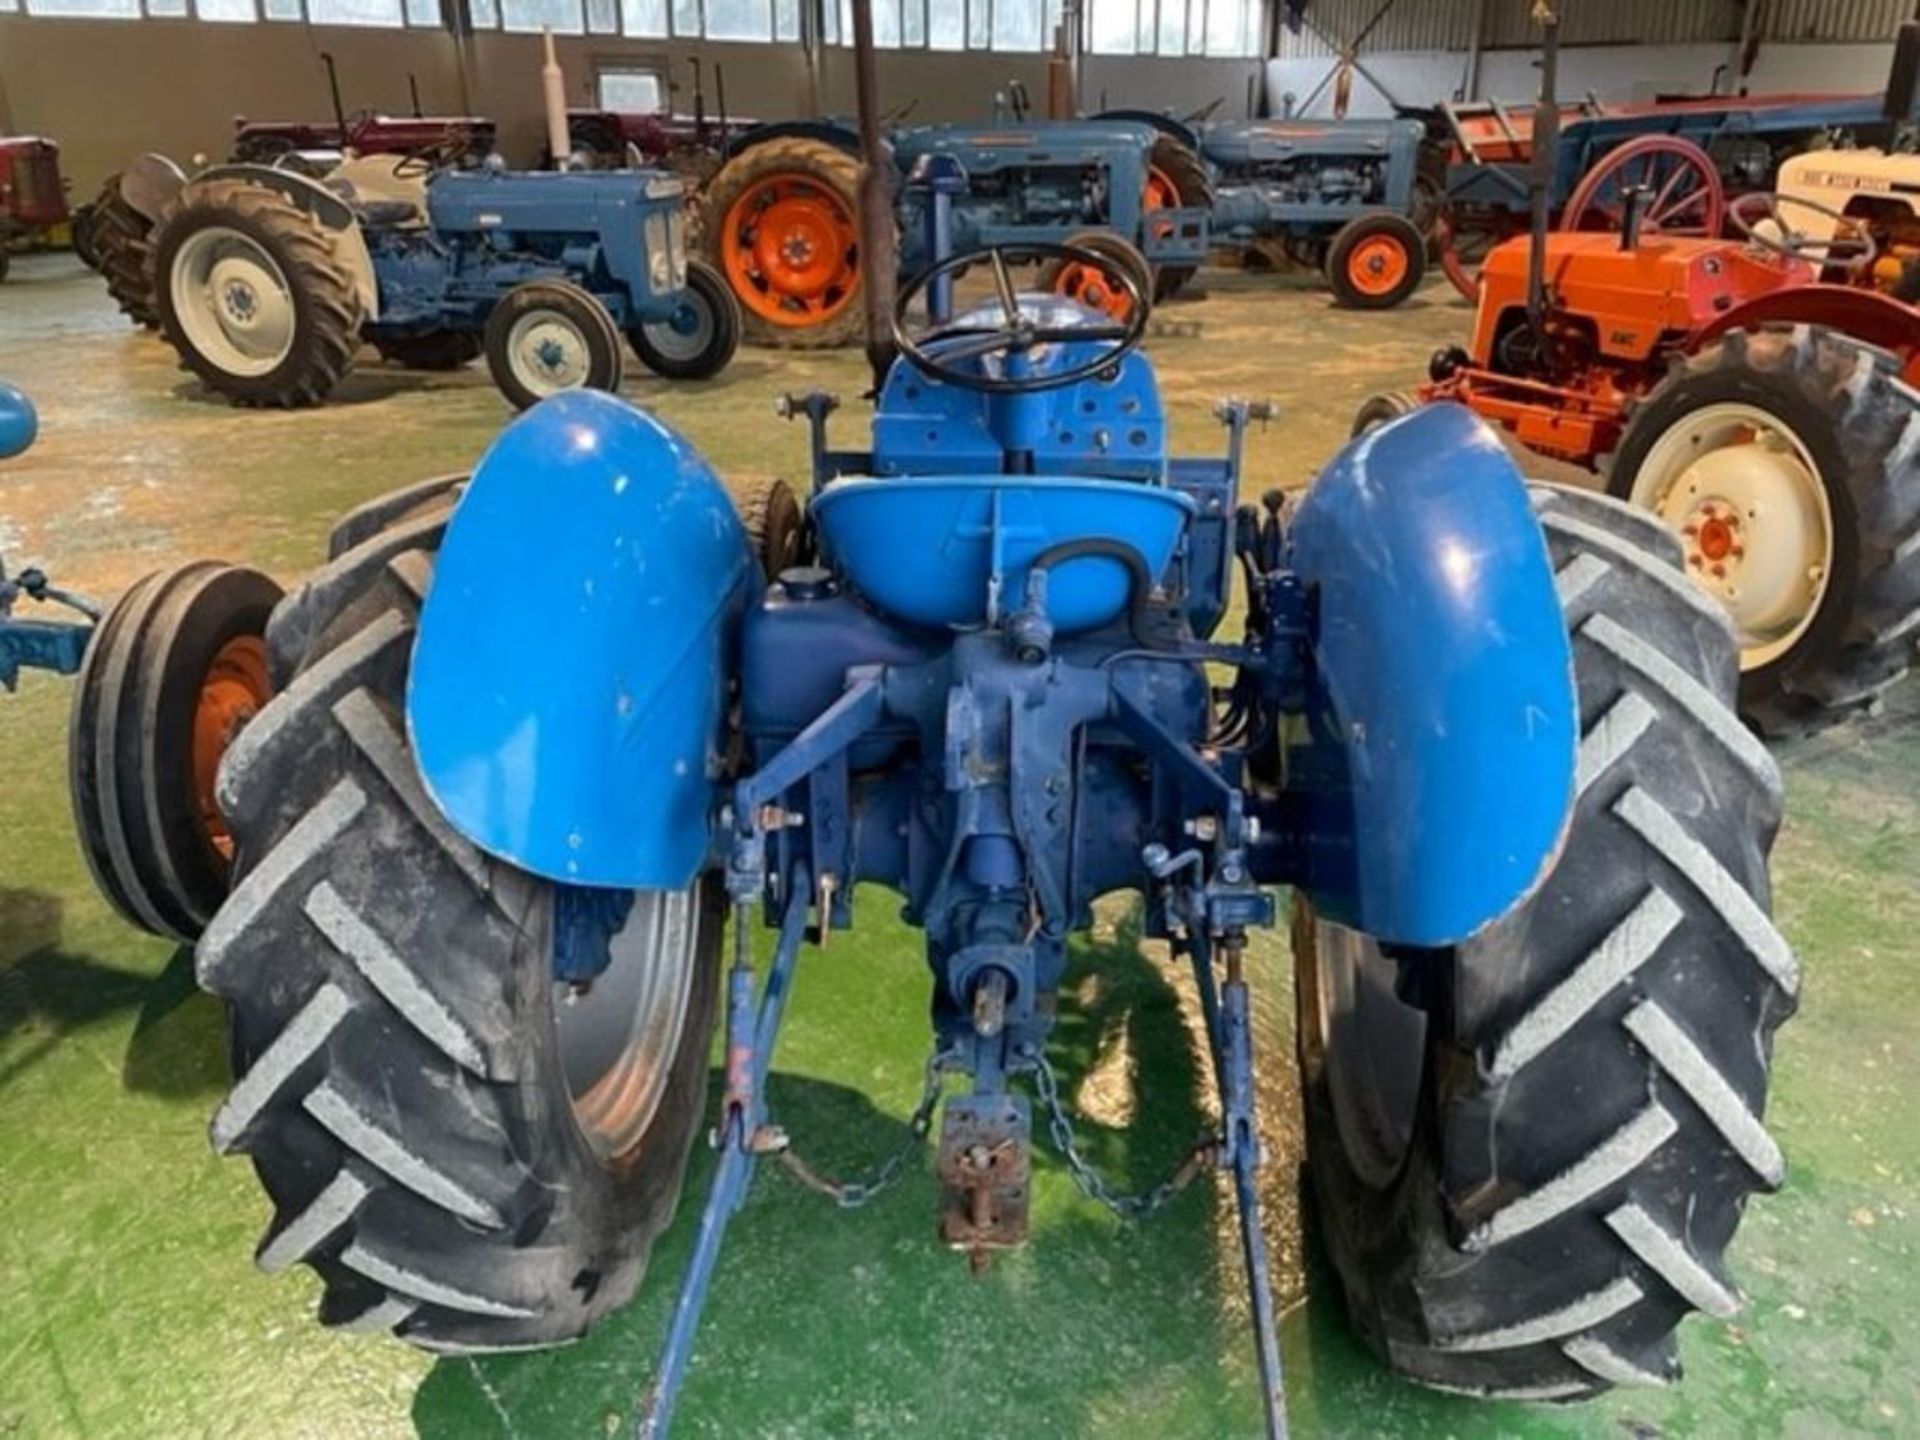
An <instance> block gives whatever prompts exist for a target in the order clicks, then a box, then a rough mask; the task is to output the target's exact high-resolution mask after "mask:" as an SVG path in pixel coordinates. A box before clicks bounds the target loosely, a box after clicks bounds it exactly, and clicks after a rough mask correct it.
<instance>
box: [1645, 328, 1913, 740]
mask: <svg viewBox="0 0 1920 1440" xmlns="http://www.w3.org/2000/svg"><path fill="white" fill-rule="evenodd" d="M1916 421H1920V397H1917V396H1916V395H1915V394H1914V392H1913V391H1912V390H1911V389H1909V388H1907V387H1906V386H1904V385H1902V384H1901V383H1900V377H1899V368H1898V366H1897V365H1896V364H1895V363H1894V361H1893V360H1892V358H1891V357H1889V356H1887V355H1885V354H1884V353H1883V352H1881V351H1878V350H1875V349H1873V348H1871V347H1869V346H1866V345H1863V344H1861V343H1860V342H1858V341H1856V340H1851V339H1848V338H1847V337H1846V336H1843V335H1840V334H1837V333H1835V332H1833V331H1829V330H1823V329H1820V328H1818V327H1814V326H1808V325H1800V326H1795V327H1793V328H1792V329H1772V330H1762V331H1760V332H1757V333H1754V334H1747V333H1744V332H1735V333H1733V334H1730V335H1728V336H1727V337H1726V338H1725V339H1723V340H1721V341H1719V342H1718V343H1717V344H1714V345H1711V346H1709V347H1707V348H1706V349H1705V350H1702V351H1701V352H1700V353H1699V354H1697V355H1694V356H1691V357H1690V358H1688V359H1687V360H1686V361H1685V362H1684V363H1683V364H1681V365H1680V366H1678V367H1677V368H1676V369H1675V370H1674V372H1673V373H1672V374H1671V375H1669V376H1668V377H1667V378H1666V379H1664V380H1663V381H1661V383H1660V384H1659V385H1658V386H1657V387H1655V389H1654V390H1653V392H1652V393H1651V394H1649V395H1648V396H1647V398H1646V400H1645V401H1644V402H1643V403H1642V404H1641V405H1640V406H1639V407H1637V408H1636V409H1635V411H1634V413H1633V419H1632V422H1631V423H1630V424H1629V425H1628V427H1627V431H1626V434H1625V435H1624V436H1622V437H1621V441H1620V448H1619V450H1618V451H1616V452H1615V454H1614V455H1613V457H1612V459H1611V461H1610V462H1609V464H1608V469H1607V487H1608V489H1609V490H1610V491H1611V492H1612V493H1613V494H1614V495H1616V496H1619V497H1620V498H1621V499H1624V500H1630V501H1632V502H1633V503H1634V504H1636V505H1640V506H1642V507H1644V508H1646V509H1648V510H1651V511H1653V512H1655V513H1656V514H1658V515H1659V516H1660V517H1661V519H1662V520H1663V521H1664V522H1665V523H1667V524H1668V525H1669V526H1670V527H1671V528H1672V529H1673V531H1674V532H1675V533H1676V535H1678V536H1679V537H1680V539H1681V542H1682V545H1683V548H1684V549H1685V551H1686V559H1687V573H1688V575H1689V576H1691V577H1692V578H1693V580H1694V581H1695V583H1697V584H1699V585H1700V586H1701V587H1702V589H1703V591H1704V592H1705V593H1707V594H1709V595H1711V596H1712V597H1713V598H1714V600H1715V602H1716V603H1718V604H1721V605H1724V606H1725V607H1726V609H1727V611H1728V613H1729V615H1730V616H1731V617H1732V619H1733V622H1734V626H1735V629H1736V630H1737V631H1738V632H1739V635H1740V642H1741V655H1740V665H1741V672H1742V673H1741V677H1740V708H1741V713H1742V714H1743V715H1745V717H1746V718H1747V720H1748V722H1749V723H1750V724H1752V725H1753V726H1754V727H1755V728H1756V729H1758V730H1759V731H1760V732H1761V733H1762V734H1765V735H1768V736H1775V737H1781V736H1791V735H1800V734H1806V733H1809V732H1811V731H1814V730H1818V729H1822V728H1824V727H1825V726H1828V725H1831V724H1835V723H1837V722H1838V721H1841V720H1844V719H1846V718H1847V717H1848V716H1850V715H1852V714H1854V713H1856V712H1858V711H1861V710H1864V709H1867V708H1869V707H1870V706H1871V705H1872V704H1873V703H1874V701H1875V699H1876V698H1877V697H1878V696H1879V695H1880V694H1881V693H1882V692H1883V691H1885V690H1886V689H1887V688H1888V687H1889V686H1891V685H1893V684H1895V683H1896V682H1898V681H1899V680H1900V678H1901V677H1902V676H1904V675H1905V674H1906V673H1907V668H1908V665H1909V663H1910V662H1911V660H1912V656H1913V650H1914V644H1915V642H1916V641H1920V452H1917V451H1916V450H1915V448H1914V446H1913V445H1912V444H1911V443H1910V441H1909V436H1910V435H1911V434H1913V433H1920V432H1916V431H1914V430H1913V429H1912V427H1913V426H1914V424H1915V423H1916Z"/></svg>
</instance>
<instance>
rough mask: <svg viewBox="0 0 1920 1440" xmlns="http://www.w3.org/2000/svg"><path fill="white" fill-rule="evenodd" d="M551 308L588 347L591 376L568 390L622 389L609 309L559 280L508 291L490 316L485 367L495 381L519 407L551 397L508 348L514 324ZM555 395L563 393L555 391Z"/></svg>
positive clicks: (617, 343) (617, 334)
mask: <svg viewBox="0 0 1920 1440" xmlns="http://www.w3.org/2000/svg"><path fill="white" fill-rule="evenodd" d="M542 311H544V312H547V313H550V314H553V315H555V316H558V317H559V318H561V319H562V320H564V321H565V322H566V323H567V324H568V325H570V326H571V327H573V329H574V330H575V331H577V332H578V333H579V335H580V337H581V339H582V340H583V341H584V342H585V344H586V347H587V378H586V379H585V380H584V381H582V382H581V383H580V385H578V386H573V387H569V388H573V389H585V390H604V391H607V392H609V393H611V392H614V391H617V390H618V389H619V388H620V379H621V371H622V364H621V353H620V332H619V331H618V330H616V329H615V328H614V325H613V320H612V318H611V317H610V316H608V314H607V310H606V307H605V306H604V305H602V304H601V303H600V302H599V301H598V300H596V299H594V298H593V296H592V295H591V294H589V293H588V292H587V291H585V290H582V289H580V288H579V287H578V286H575V285H571V284H567V283H564V282H558V281H534V282H532V283H529V284H526V285H521V286H519V287H518V288H517V289H514V290H512V291H509V292H508V294H507V296H506V298H505V299H503V300H502V301H501V302H500V303H499V304H498V305H496V306H494V307H493V312H492V313H491V314H490V315H488V316H487V325H486V335H485V341H484V348H485V352H486V357H487V369H488V371H489V372H490V373H491V374H492V376H493V383H494V384H495V385H496V386H498V387H499V390H500V393H501V394H502V395H504V396H506V397H507V401H508V403H509V404H511V405H512V406H513V407H514V409H516V410H527V409H530V408H532V407H533V406H535V405H538V404H539V403H540V402H541V401H542V400H545V399H547V398H548V396H547V395H545V394H542V393H541V392H539V391H537V390H535V389H534V388H533V387H532V386H531V385H530V384H528V383H527V381H526V380H525V378H524V377H523V376H522V375H521V374H520V372H519V369H518V367H517V366H516V365H515V364H514V360H513V354H512V351H511V349H510V345H511V341H512V335H513V327H514V326H515V325H517V324H518V323H519V322H520V321H521V320H523V319H525V318H526V317H527V316H529V315H534V314H537V313H540V312H542ZM551 393H552V394H556V395H558V394H564V393H565V392H564V391H560V390H556V391H553V392H551Z"/></svg>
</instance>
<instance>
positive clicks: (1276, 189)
mask: <svg viewBox="0 0 1920 1440" xmlns="http://www.w3.org/2000/svg"><path fill="white" fill-rule="evenodd" d="M1099 118H1101V119H1108V120H1120V121H1129V122H1132V123H1136V124H1142V125H1151V126H1153V127H1154V128H1155V129H1156V130H1157V131H1159V133H1160V134H1161V135H1162V136H1163V137H1164V138H1165V139H1166V140H1167V141H1168V142H1169V143H1170V144H1171V146H1172V147H1173V148H1174V149H1175V150H1177V151H1180V152H1184V153H1191V154H1194V155H1197V156H1199V157H1200V160H1201V161H1202V162H1203V164H1204V165H1205V170H1206V181H1207V189H1206V190H1205V191H1204V192H1202V191H1199V190H1197V189H1196V190H1195V192H1194V193H1195V194H1202V193H1204V194H1205V195H1206V196H1207V197H1208V198H1209V200H1210V203H1211V206H1212V209H1211V212H1210V217H1209V218H1210V237H1211V242H1212V244H1213V246H1214V247H1215V248H1216V249H1223V250H1230V251H1235V252H1238V253H1239V254H1241V255H1242V256H1243V257H1249V258H1252V257H1258V258H1260V259H1261V260H1265V261H1270V260H1271V259H1273V258H1274V256H1275V255H1276V254H1277V255H1280V256H1284V257H1285V258H1286V259H1287V260H1290V261H1292V262H1293V263H1294V264H1296V265H1299V266H1301V267H1302V268H1305V269H1310V270H1319V271H1321V272H1322V273H1323V274H1325V276H1326V277H1327V283H1328V284H1329V285H1330V286H1331V287H1332V288H1333V293H1334V295H1335V297H1336V298H1337V299H1338V300H1339V301H1340V303H1341V304H1343V305H1347V306H1350V307H1353V308H1355V309H1362V310H1382V309H1388V308H1391V307H1392V306H1395V305H1398V304H1399V303H1400V302H1401V301H1403V300H1405V299H1406V298H1407V297H1408V296H1409V295H1411V294H1412V293H1413V292H1414V291H1415V290H1417V289H1418V288H1419V287H1420V282H1421V281H1422V280H1423V279H1425V278H1426V271H1427V238H1428V235H1429V233H1430V232H1431V230H1432V228H1433V223H1434V221H1435V220H1436V219H1437V218H1438V216H1439V213H1440V203H1441V194H1442V184H1443V181H1444V176H1445V157H1444V152H1442V151H1440V150H1437V149H1436V148H1435V146H1434V144H1433V140H1432V132H1431V130H1430V129H1429V127H1428V126H1427V125H1425V124H1423V123H1421V122H1420V121H1419V120H1416V119H1405V118H1402V119H1391V120H1345V119H1342V120H1307V119H1295V118H1287V119H1266V120H1213V121H1202V120H1193V121H1184V120H1175V119H1173V118H1171V117H1170V116H1167V115H1162V114H1158V113H1155V112H1153V111H1149V110H1109V111H1107V112H1105V113H1104V114H1103V115H1102V116H1101V117H1099Z"/></svg>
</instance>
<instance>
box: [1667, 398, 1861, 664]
mask: <svg viewBox="0 0 1920 1440" xmlns="http://www.w3.org/2000/svg"><path fill="white" fill-rule="evenodd" d="M1631 498H1632V500H1633V503H1634V504H1636V505H1639V506H1642V507H1644V508H1645V509H1648V510H1651V511H1653V512H1654V513H1655V514H1657V515H1658V516H1659V517H1660V518H1661V519H1662V520H1663V521H1665V522H1666V524H1667V526H1668V527H1669V528H1670V529H1671V530H1672V531H1673V532H1674V534H1675V535H1677V536H1678V537H1679V539H1680V544H1681V547H1682V549H1683V551H1684V552H1685V560H1684V563H1685V565H1686V570H1687V575H1688V577H1689V578H1690V579H1691V580H1692V581H1693V582H1694V584H1696V585H1698V586H1699V587H1700V588H1701V589H1702V590H1704V591H1706V593H1707V594H1709V595H1711V596H1712V597H1713V598H1714V599H1715V600H1717V601H1719V602H1720V604H1721V605H1722V606H1723V607H1725V609H1726V611H1727V613H1728V615H1729V616H1730V617H1731V618H1732V620H1733V624H1734V629H1735V630H1736V631H1738V632H1739V637H1740V668H1741V669H1742V670H1756V669H1758V668H1759V667H1761V666H1762V665H1766V664H1769V663H1770V662H1772V661H1774V660H1777V659H1779V658H1780V657H1781V656H1782V655H1784V654H1786V653H1787V652H1788V651H1789V650H1791V649H1792V648H1793V647H1794V646H1795V645H1796V644H1798V643H1799V641H1800V639H1801V638H1802V637H1803V636H1804V635H1805V634H1806V633H1807V630H1808V628H1809V627H1810V626H1811V625H1812V624H1813V621H1814V617H1815V616H1816V615H1818V614H1819V613H1820V604H1821V602H1822V601H1823V600H1824V599H1825V598H1826V593H1827V585H1828V583H1829V580H1830V578H1831V575H1832V572H1833V507H1832V504H1831V503H1830V502H1829V500H1828V498H1827V490H1826V486H1825V485H1823V484H1822V483H1821V481H1820V467H1819V466H1818V465H1817V464H1816V463H1815V461H1814V459H1813V454H1812V452H1811V451H1810V450H1809V449H1808V448H1807V444H1806V442H1805V441H1804V440H1802V439H1801V438H1800V436H1799V435H1798V434H1797V433H1795V431H1794V429H1793V427H1792V426H1790V425H1788V424H1787V423H1786V422H1785V421H1783V420H1781V419H1780V417H1779V416H1777V415H1774V414H1773V413H1772V412H1770V411H1767V410H1763V409H1761V408H1760V407H1759V406H1757V405H1749V404H1745V403H1742V402H1738V401H1728V402H1724V403H1721V404H1715V405H1703V406H1701V407H1700V408H1699V409H1698V410H1694V411H1692V412H1690V413H1689V414H1687V415H1684V416H1682V417H1681V418H1680V419H1679V420H1677V421H1675V422H1674V423H1673V424H1672V425H1670V426H1668V427H1667V429H1666V431H1665V432H1664V433H1663V434H1662V435H1661V436H1660V437H1659V439H1657V440H1656V441H1654V443H1653V446H1652V448H1650V449H1649V450H1648V451H1647V456H1646V459H1645V460H1643V461H1642V462H1641V464H1640V470H1639V473H1638V474H1637V475H1635V476H1634V480H1633V489H1632V496H1631Z"/></svg>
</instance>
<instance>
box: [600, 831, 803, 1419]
mask: <svg viewBox="0 0 1920 1440" xmlns="http://www.w3.org/2000/svg"><path fill="white" fill-rule="evenodd" d="M788 878H789V880H790V881H791V882H792V883H791V884H790V885H789V886H788V889H787V908H786V913H785V917H784V918H783V919H782V920H781V922H780V939H779V941H778V943H777V944H776V945H775V947H774V951H773V963H772V964H771V965H770V966H768V968H767V979H766V983H765V984H764V985H763V986H762V987H761V989H760V996H759V999H758V1001H757V1002H756V1000H755V999H754V994H753V978H754V976H753V952H752V944H751V941H750V939H749V938H748V937H749V934H750V929H749V924H748V916H749V910H750V906H749V905H748V904H746V903H744V902H743V903H740V904H737V905H736V906H735V907H734V915H733V968H732V969H731V970H730V971H728V973H727V1090H726V1096H725V1098H724V1099H723V1100H722V1102H721V1109H720V1124H719V1126H718V1127H717V1128H716V1129H715V1131H714V1137H713V1138H714V1144H715V1147H716V1148H717V1149H718V1150H719V1151H720V1163H719V1164H718V1165H717V1166H715V1168H714V1172H713V1185H712V1188H711V1189H710V1190H709V1191H708V1192H707V1204H706V1208H705V1209H704V1210H702V1211H701V1212H700V1230H699V1233H698V1234H697V1235H696V1237H695V1239H694V1242H693V1258H692V1259H691V1260H689V1261H688V1262H687V1272H686V1275H685V1277H684V1278H683V1279H682V1280H681V1282H680V1295H679V1298H678V1299H677V1300H675V1301H674V1306H673V1320H672V1322H671V1323H670V1324H669V1325H668V1326H667V1339H666V1344H665V1345H664V1346H663V1347H662V1348H661V1351H660V1363H659V1365H658V1366H656V1367H655V1370H654V1378H653V1384H652V1386H651V1387H649V1389H648V1390H647V1393H646V1395H645V1396H644V1397H643V1398H642V1399H641V1402H640V1413H639V1416H638V1419H637V1424H636V1425H635V1429H634V1433H635V1434H636V1435H637V1436H639V1437H640V1440H665V1437H666V1435H667V1434H668V1432H669V1430H670V1429H671V1427H672V1424H673V1409H674V1405H675V1403H676V1402H677V1401H678V1400H679V1398H680V1387H681V1385H682V1384H683V1383H684V1382H685V1380H686V1375H687V1363H688V1361H689V1360H691V1359H692V1357H693V1336H694V1332H695V1330H697V1329H698V1328H699V1325H700V1312H701V1311H702V1310H703V1309H704V1308H705V1306H706V1303H707V1291H708V1289H709V1288H710V1287H711V1286H712V1284H713V1270H714V1266H715V1264H716V1263H718V1261H719V1259H720V1242H721V1241H722V1240H723V1239H725V1238H726V1232H727V1222H728V1221H729V1220H731V1219H732V1218H733V1215H734V1212H735V1211H737V1210H738V1209H739V1208H740V1207H741V1205H742V1204H743V1203H745V1201H746V1198H747V1188H748V1186H750V1185H751V1184H752V1183H753V1171H754V1162H755V1161H756V1160H758V1159H759V1157H760V1156H761V1155H762V1154H765V1153H768V1152H769V1151H771V1150H775V1149H778V1148H779V1147H780V1145H781V1144H782V1143H783V1138H782V1137H780V1136H779V1135H778V1134H777V1132H774V1131H773V1130H772V1129H771V1127H769V1125H768V1124H767V1101H766V1084H767V1068H768V1066H769V1065H770V1064H771V1063H772V1060H773V1045H774V1041H775V1040H776V1039H777V1038H778V1037H779V1034H780V1021H781V1019H782V1017H783V1016H784V1015H785V1014H786V1008H787V997H788V995H789V994H790V993H791V992H792V989H793V972H794V966H795V964H796V962H797V961H798V959H799V956H800V942H801V941H802V939H804V938H805V929H806V919H807V908H808V905H809V903H810V900H811V895H812V890H813V885H812V883H811V881H810V880H809V879H808V876H807V872H806V870H805V868H804V867H800V868H796V869H795V870H794V871H793V872H792V873H791V874H790V876H789V877H788Z"/></svg>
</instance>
